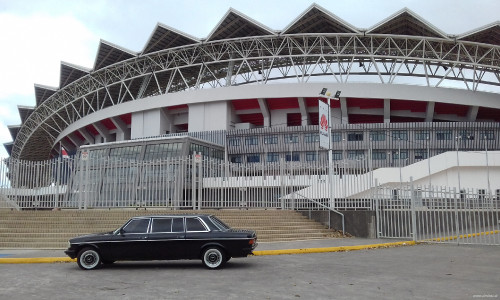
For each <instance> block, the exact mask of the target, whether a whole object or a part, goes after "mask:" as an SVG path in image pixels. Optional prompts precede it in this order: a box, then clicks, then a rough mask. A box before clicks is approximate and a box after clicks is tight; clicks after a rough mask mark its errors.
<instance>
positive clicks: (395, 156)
mask: <svg viewBox="0 0 500 300" xmlns="http://www.w3.org/2000/svg"><path fill="white" fill-rule="evenodd" d="M399 153H401V159H407V158H408V150H401V151H398V150H395V151H392V159H399Z"/></svg>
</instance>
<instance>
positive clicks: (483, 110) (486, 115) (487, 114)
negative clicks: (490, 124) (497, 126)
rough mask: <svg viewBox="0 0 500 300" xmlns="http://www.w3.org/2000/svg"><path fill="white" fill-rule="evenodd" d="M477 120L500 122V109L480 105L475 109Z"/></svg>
mask: <svg viewBox="0 0 500 300" xmlns="http://www.w3.org/2000/svg"><path fill="white" fill-rule="evenodd" d="M476 119H478V120H495V121H497V122H500V109H494V108H487V107H480V108H479V110H478V111H477V117H476Z"/></svg>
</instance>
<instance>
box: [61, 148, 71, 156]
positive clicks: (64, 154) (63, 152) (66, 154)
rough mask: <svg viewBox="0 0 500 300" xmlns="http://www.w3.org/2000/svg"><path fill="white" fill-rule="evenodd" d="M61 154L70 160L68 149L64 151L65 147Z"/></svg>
mask: <svg viewBox="0 0 500 300" xmlns="http://www.w3.org/2000/svg"><path fill="white" fill-rule="evenodd" d="M61 153H62V157H63V158H69V155H68V152H66V149H64V147H61Z"/></svg>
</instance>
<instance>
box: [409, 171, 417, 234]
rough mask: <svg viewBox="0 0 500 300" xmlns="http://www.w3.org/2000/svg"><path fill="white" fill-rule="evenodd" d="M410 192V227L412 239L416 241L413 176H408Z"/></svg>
mask: <svg viewBox="0 0 500 300" xmlns="http://www.w3.org/2000/svg"><path fill="white" fill-rule="evenodd" d="M410 192H411V202H410V205H411V227H412V231H413V241H414V242H416V241H417V213H416V211H415V189H414V187H413V176H411V177H410Z"/></svg>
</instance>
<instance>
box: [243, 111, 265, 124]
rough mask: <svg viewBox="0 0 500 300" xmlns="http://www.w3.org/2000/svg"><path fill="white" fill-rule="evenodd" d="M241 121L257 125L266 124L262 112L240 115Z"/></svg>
mask: <svg viewBox="0 0 500 300" xmlns="http://www.w3.org/2000/svg"><path fill="white" fill-rule="evenodd" d="M238 117H240V122H241V123H252V124H253V125H255V126H262V125H264V116H263V115H262V114H261V113H256V114H242V115H238Z"/></svg>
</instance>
